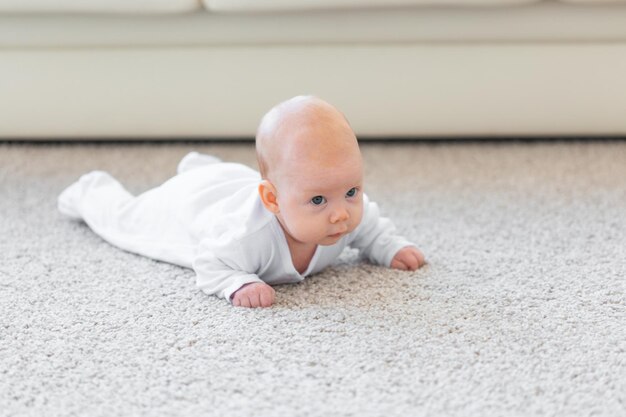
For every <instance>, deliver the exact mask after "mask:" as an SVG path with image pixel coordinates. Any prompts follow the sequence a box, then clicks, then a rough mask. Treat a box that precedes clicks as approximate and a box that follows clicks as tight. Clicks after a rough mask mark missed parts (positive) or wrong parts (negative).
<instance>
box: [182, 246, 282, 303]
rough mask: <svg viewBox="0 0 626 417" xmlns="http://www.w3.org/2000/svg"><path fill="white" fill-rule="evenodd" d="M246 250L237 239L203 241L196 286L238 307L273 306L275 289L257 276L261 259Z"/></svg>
mask: <svg viewBox="0 0 626 417" xmlns="http://www.w3.org/2000/svg"><path fill="white" fill-rule="evenodd" d="M246 252H247V251H245V250H242V248H241V246H240V245H239V244H237V242H232V241H230V242H228V243H225V242H224V243H222V242H216V241H213V240H206V241H203V242H202V244H201V245H200V248H199V251H198V256H197V257H196V259H195V260H194V262H193V269H194V271H195V272H196V285H197V286H198V287H199V288H200V289H201V290H202V291H203V292H205V293H207V294H210V295H216V296H218V297H220V298H225V299H226V300H228V301H230V302H232V304H233V305H234V306H237V307H239V306H241V307H269V306H271V305H272V304H273V303H274V289H273V288H272V287H270V286H269V285H267V284H266V283H265V282H263V280H261V278H259V276H258V275H256V273H255V272H254V271H257V270H258V268H257V267H256V266H255V265H254V264H255V262H256V261H258V260H256V259H253V258H254V255H253V254H250V253H246Z"/></svg>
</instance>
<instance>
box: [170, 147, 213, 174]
mask: <svg viewBox="0 0 626 417" xmlns="http://www.w3.org/2000/svg"><path fill="white" fill-rule="evenodd" d="M219 162H222V160H221V159H219V158H216V157H215V156H211V155H205V154H201V153H198V152H190V153H188V154H187V155H185V156H184V157H183V159H181V160H180V162H179V163H178V168H177V170H176V172H178V173H179V174H181V173H183V172H187V171H189V170H191V169H194V168H200V167H203V166H206V165H210V164H216V163H219Z"/></svg>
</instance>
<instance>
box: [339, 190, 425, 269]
mask: <svg viewBox="0 0 626 417" xmlns="http://www.w3.org/2000/svg"><path fill="white" fill-rule="evenodd" d="M395 230H396V229H395V226H394V225H393V223H392V222H391V220H389V219H388V218H386V217H381V216H380V211H379V209H378V205H377V204H376V203H374V202H370V201H369V199H368V198H367V196H363V220H361V224H360V225H359V227H358V228H357V230H355V232H354V236H353V239H352V241H351V242H349V245H350V246H352V247H355V248H358V249H359V250H360V252H361V254H362V255H363V256H364V257H366V258H368V259H369V260H370V261H372V262H374V263H376V264H379V265H384V266H388V267H392V268H396V269H402V270H411V271H412V270H415V269H417V268H419V267H421V266H423V265H424V264H425V263H426V261H425V260H424V255H423V254H422V252H421V251H420V250H419V249H417V247H416V245H415V244H414V243H412V242H410V241H408V240H407V239H405V238H404V237H402V236H399V235H396V234H395Z"/></svg>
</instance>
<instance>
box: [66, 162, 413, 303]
mask: <svg viewBox="0 0 626 417" xmlns="http://www.w3.org/2000/svg"><path fill="white" fill-rule="evenodd" d="M260 181H261V177H260V175H259V173H258V172H256V171H254V170H253V169H251V168H248V167H247V166H245V165H241V164H235V163H226V162H221V161H219V159H217V158H213V157H211V156H208V155H200V154H197V153H195V152H192V153H191V154H189V155H187V156H186V157H185V158H183V160H182V161H181V163H180V164H179V167H178V175H176V176H174V177H173V178H171V179H170V180H168V181H166V182H165V183H164V184H162V185H161V186H159V187H156V188H153V189H151V190H149V191H146V192H145V193H143V194H141V195H139V196H137V197H134V196H132V195H131V194H130V193H129V192H128V191H126V190H125V189H124V187H122V185H121V184H120V183H119V182H118V181H117V180H115V179H114V178H113V177H111V176H110V175H109V174H107V173H106V172H102V171H93V172H90V173H88V174H86V175H83V176H82V177H81V178H80V179H79V180H78V181H77V182H75V183H74V184H72V185H71V186H69V187H68V188H67V189H65V191H63V192H62V193H61V195H60V196H59V201H58V204H59V210H60V211H61V212H62V213H64V214H65V215H68V216H70V217H73V218H76V219H82V220H84V221H85V222H86V223H87V224H88V225H89V227H90V228H91V229H92V230H93V231H94V232H95V233H97V234H98V235H99V236H101V237H102V238H103V239H105V240H106V241H108V242H110V243H112V244H113V245H115V246H117V247H119V248H121V249H124V250H127V251H129V252H133V253H137V254H140V255H144V256H147V257H150V258H153V259H157V260H160V261H165V262H169V263H173V264H176V265H181V266H184V267H188V268H193V269H194V271H195V272H196V282H197V285H198V287H199V288H201V289H202V290H203V291H204V292H205V293H207V294H215V295H217V296H218V297H223V298H225V299H227V300H230V299H231V295H232V294H233V293H234V292H235V291H237V290H238V289H239V288H241V287H242V286H243V285H245V284H248V283H251V282H266V283H267V284H270V285H275V284H285V283H295V282H299V281H302V280H303V279H304V277H306V276H308V275H311V274H315V273H317V272H319V271H321V270H322V269H324V268H326V267H327V266H328V265H330V264H331V263H332V262H333V260H335V259H336V258H337V257H338V256H339V254H340V253H341V252H342V251H343V250H344V249H345V248H346V247H348V246H349V247H354V248H358V249H359V250H360V252H361V254H362V255H363V256H365V257H367V258H368V259H369V260H371V261H372V262H374V263H377V264H379V265H385V266H389V265H390V264H391V260H392V259H393V257H394V255H395V254H396V253H397V252H398V251H399V250H400V249H401V248H403V247H405V246H414V245H413V244H412V243H411V242H409V241H407V240H406V239H404V238H402V237H400V236H397V235H394V234H393V232H394V229H395V228H394V226H393V224H392V223H391V222H390V221H389V219H386V218H383V217H380V216H379V210H378V206H377V205H376V203H373V202H370V201H369V200H368V198H367V196H365V195H364V196H363V199H364V212H363V220H362V221H361V223H360V224H359V226H358V227H357V228H356V229H355V230H354V231H353V232H351V233H349V234H347V235H345V236H343V237H342V238H341V239H340V240H339V241H338V242H337V243H335V244H334V245H329V246H321V245H318V247H317V249H316V251H315V254H314V256H313V258H312V260H311V262H310V264H309V266H308V268H307V270H306V271H305V272H304V273H303V274H300V273H298V272H297V271H296V269H295V268H294V266H293V263H292V261H291V254H290V252H289V247H288V245H287V240H286V238H285V235H284V232H283V229H282V227H281V226H280V224H279V222H278V220H277V219H276V217H275V216H274V214H273V213H271V212H270V211H268V210H267V209H265V207H264V206H263V204H262V203H261V199H260V197H259V194H258V186H259V183H260Z"/></svg>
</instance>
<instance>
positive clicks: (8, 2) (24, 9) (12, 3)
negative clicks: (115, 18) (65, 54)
mask: <svg viewBox="0 0 626 417" xmlns="http://www.w3.org/2000/svg"><path fill="white" fill-rule="evenodd" d="M200 7H201V3H200V0H0V12H9V13H40V12H41V13H49V12H59V13H65V12H70V13H83V12H84V13H94V12H97V13H177V12H187V11H191V10H196V9H198V8H200Z"/></svg>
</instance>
